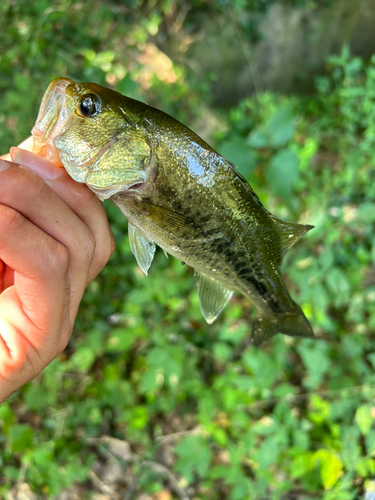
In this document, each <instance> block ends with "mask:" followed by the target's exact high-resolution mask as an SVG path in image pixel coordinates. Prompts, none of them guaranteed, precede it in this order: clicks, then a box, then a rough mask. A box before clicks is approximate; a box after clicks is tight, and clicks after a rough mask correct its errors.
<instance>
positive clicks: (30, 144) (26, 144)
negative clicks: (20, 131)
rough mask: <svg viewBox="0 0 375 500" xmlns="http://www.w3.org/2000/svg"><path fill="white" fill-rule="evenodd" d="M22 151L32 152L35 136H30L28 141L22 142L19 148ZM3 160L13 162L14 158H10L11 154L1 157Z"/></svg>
mask: <svg viewBox="0 0 375 500" xmlns="http://www.w3.org/2000/svg"><path fill="white" fill-rule="evenodd" d="M18 147H19V148H20V149H25V150H26V151H32V150H33V147H34V139H33V136H32V135H30V137H28V138H27V139H25V140H24V141H22V142H21V144H20V145H19V146H18ZM0 158H2V159H3V160H7V161H12V158H11V156H10V153H8V154H6V155H3V156H0Z"/></svg>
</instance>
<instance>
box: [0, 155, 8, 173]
mask: <svg viewBox="0 0 375 500" xmlns="http://www.w3.org/2000/svg"><path fill="white" fill-rule="evenodd" d="M9 167H10V163H9V162H8V161H5V160H2V159H1V158H0V172H5V170H8V168H9Z"/></svg>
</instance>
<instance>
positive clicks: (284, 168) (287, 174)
mask: <svg viewBox="0 0 375 500" xmlns="http://www.w3.org/2000/svg"><path fill="white" fill-rule="evenodd" d="M265 177H266V180H267V182H268V184H269V185H270V186H272V188H273V189H274V191H275V193H276V194H278V195H279V196H282V197H284V198H286V197H288V196H290V195H291V192H292V190H293V187H294V186H295V184H296V182H297V180H298V178H299V159H298V156H297V155H296V153H295V152H294V151H291V150H290V149H282V150H280V151H278V152H277V153H276V154H275V155H274V156H273V157H272V158H271V161H270V163H269V165H268V168H267V169H266V171H265Z"/></svg>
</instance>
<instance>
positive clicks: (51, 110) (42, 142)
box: [31, 78, 74, 167]
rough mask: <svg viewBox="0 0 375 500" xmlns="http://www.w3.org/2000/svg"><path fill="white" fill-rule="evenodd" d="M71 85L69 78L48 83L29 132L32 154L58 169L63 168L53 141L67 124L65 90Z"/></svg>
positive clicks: (67, 112) (67, 111) (67, 113)
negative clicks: (32, 142)
mask: <svg viewBox="0 0 375 500" xmlns="http://www.w3.org/2000/svg"><path fill="white" fill-rule="evenodd" d="M72 83H74V82H73V81H72V80H70V79H69V78H56V79H55V80H53V81H52V82H51V83H50V85H49V87H48V89H47V90H46V92H45V94H44V96H43V100H42V104H41V106H40V109H39V113H38V117H37V119H36V122H35V125H34V127H33V129H32V131H31V134H32V136H33V138H34V148H33V151H34V153H37V154H39V155H40V156H43V157H44V158H46V159H47V160H49V161H51V162H52V163H54V164H55V165H57V166H60V167H63V164H62V162H61V159H60V154H59V151H58V149H57V148H56V146H55V144H54V139H55V137H57V136H58V135H59V134H61V132H62V130H63V128H64V127H65V126H66V125H67V124H68V122H69V110H68V108H67V107H66V106H65V96H66V93H65V90H66V87H67V86H68V85H70V84H72Z"/></svg>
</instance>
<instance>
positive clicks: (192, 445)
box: [174, 436, 212, 481]
mask: <svg viewBox="0 0 375 500" xmlns="http://www.w3.org/2000/svg"><path fill="white" fill-rule="evenodd" d="M174 451H175V453H176V455H178V461H177V464H176V468H177V470H178V471H179V473H180V474H182V475H183V476H184V477H185V478H186V479H187V480H188V481H190V480H191V479H192V477H193V476H192V471H193V470H194V471H195V472H196V474H197V475H198V476H199V477H205V476H206V474H207V471H208V469H209V466H210V464H211V459H212V453H211V449H210V446H209V444H208V443H207V442H206V441H205V440H204V439H203V438H202V437H200V436H188V437H186V438H185V439H183V440H182V441H181V442H180V443H179V444H178V445H177V446H176V447H175V449H174Z"/></svg>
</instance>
